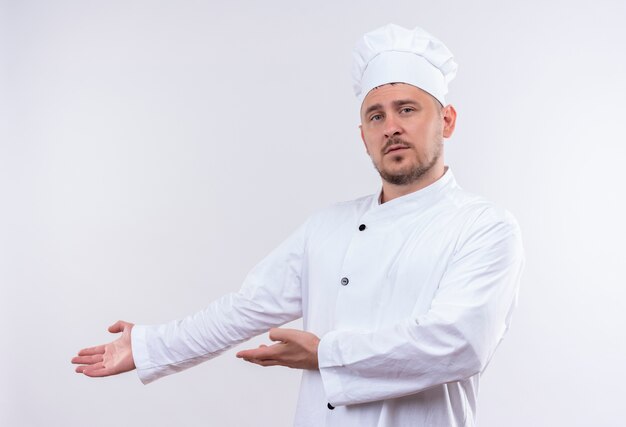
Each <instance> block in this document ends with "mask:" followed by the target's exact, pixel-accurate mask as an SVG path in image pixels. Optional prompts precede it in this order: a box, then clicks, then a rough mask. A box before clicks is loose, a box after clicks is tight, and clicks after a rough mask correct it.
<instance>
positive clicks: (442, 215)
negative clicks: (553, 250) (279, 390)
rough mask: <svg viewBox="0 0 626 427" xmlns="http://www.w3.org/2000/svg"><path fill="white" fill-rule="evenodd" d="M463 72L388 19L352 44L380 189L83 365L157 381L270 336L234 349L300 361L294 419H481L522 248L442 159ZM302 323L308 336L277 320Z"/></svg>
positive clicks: (128, 331)
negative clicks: (175, 316)
mask: <svg viewBox="0 0 626 427" xmlns="http://www.w3.org/2000/svg"><path fill="white" fill-rule="evenodd" d="M456 71H457V65H456V63H455V62H454V59H453V57H452V54H451V52H450V51H449V50H448V48H447V47H446V46H445V45H444V44H443V43H442V42H440V41H439V40H438V39H436V38H435V37H433V36H432V35H431V34H429V33H427V32H426V31H424V30H422V29H420V28H415V29H413V30H409V29H405V28H402V27H399V26H396V25H392V24H390V25H387V26H384V27H382V28H379V29H377V30H374V31H372V32H369V33H367V34H365V35H364V36H363V38H362V39H361V40H360V41H359V42H358V44H357V46H356V48H355V51H354V68H353V79H354V89H355V93H356V96H357V97H358V99H359V101H360V103H361V108H360V116H361V126H360V131H361V138H362V140H363V143H364V147H365V150H366V151H367V153H368V155H369V156H370V158H371V160H372V162H373V164H374V167H375V168H376V170H377V171H378V173H379V174H380V176H381V181H382V186H381V188H380V191H377V192H376V193H375V194H373V195H371V196H367V197H363V198H360V199H357V200H353V201H349V202H343V203H338V204H335V205H332V206H331V207H329V208H326V209H324V210H322V211H320V212H318V213H316V214H314V215H312V216H311V217H309V218H308V219H307V221H306V222H305V223H304V224H303V225H302V226H301V227H300V228H298V229H297V230H296V231H295V232H294V233H293V234H292V235H291V236H290V237H289V238H288V239H287V240H286V241H285V242H283V243H282V244H281V245H280V246H278V247H277V248H276V249H275V250H274V251H272V252H271V253H270V254H269V255H268V256H267V257H266V258H265V259H263V260H262V261H261V262H260V263H259V264H258V265H257V266H256V267H254V268H253V269H252V271H251V272H250V273H249V274H248V276H247V277H246V279H245V281H244V283H243V286H242V287H241V289H240V290H239V292H236V293H232V294H229V295H225V296H224V297H222V298H220V299H218V300H217V301H214V302H213V303H211V304H209V306H208V307H207V308H206V309H204V310H202V311H201V312H198V313H196V314H194V315H191V316H189V317H187V318H185V319H182V320H178V321H174V322H171V323H167V324H163V325H153V326H141V325H133V324H131V323H128V322H123V321H119V322H117V323H116V324H114V325H113V326H111V327H110V328H109V330H110V331H111V332H121V333H122V335H121V337H120V338H119V339H118V340H116V341H114V342H112V343H109V344H105V345H100V346H97V347H92V348H87V349H83V350H81V351H80V352H79V355H78V356H77V357H75V358H74V359H72V362H73V363H76V364H78V365H79V366H78V367H77V368H76V370H77V372H80V373H83V374H85V375H88V376H92V377H99V376H106V375H113V374H118V373H121V372H125V371H129V370H132V369H135V368H136V369H137V373H138V375H139V378H140V379H141V381H142V382H144V383H150V382H152V381H154V380H156V379H158V378H161V377H163V376H165V375H169V374H172V373H175V372H178V371H181V370H183V369H187V368H190V367H192V366H194V365H197V364H198V363H201V362H203V361H206V360H208V359H211V358H213V357H215V356H217V355H219V354H220V353H222V352H223V351H225V350H227V349H229V348H231V347H233V346H235V345H237V344H239V343H242V342H244V341H246V340H248V339H250V338H251V337H254V336H256V335H258V334H261V333H264V332H267V331H268V330H269V332H270V333H269V337H270V339H271V340H272V341H274V344H272V345H268V346H265V345H263V346H261V347H259V348H256V349H249V350H242V351H240V352H239V353H237V357H240V358H242V359H243V360H245V361H248V362H251V363H256V364H258V365H262V366H272V365H280V366H288V367H292V368H299V369H302V382H301V387H300V395H299V401H298V407H297V411H296V419H295V425H296V426H315V427H319V426H341V427H350V426H355V427H356V426H358V427H368V426H372V427H373V426H379V427H380V426H428V427H432V426H473V425H474V423H475V419H476V399H477V395H478V383H479V377H480V375H481V373H482V372H483V371H484V370H485V368H486V366H487V365H488V363H489V361H490V359H491V357H492V356H493V353H494V351H495V349H496V347H497V346H498V344H499V342H500V341H501V340H502V338H503V336H504V334H505V332H506V331H507V329H508V327H509V324H510V320H511V312H512V310H513V308H514V306H515V302H516V296H517V289H518V284H519V278H520V273H521V270H522V266H523V250H522V243H521V237H520V231H519V227H518V225H517V223H516V221H515V219H514V218H513V217H512V216H511V215H510V214H509V213H508V212H507V211H506V210H504V209H502V208H500V207H498V206H497V205H495V204H494V203H492V202H490V201H488V200H485V199H484V198H482V197H479V196H476V195H474V194H471V193H469V192H467V191H465V190H463V189H462V188H461V187H460V186H459V184H457V182H456V180H455V178H454V175H453V173H452V170H451V168H450V167H449V166H446V165H445V163H444V147H443V141H444V139H446V138H449V137H450V136H451V135H452V133H453V131H454V128H455V123H456V111H455V109H454V107H453V106H452V105H448V104H446V102H445V95H446V93H447V90H448V83H449V82H450V80H451V79H452V78H453V77H454V76H455V74H456ZM300 317H302V318H303V324H304V330H303V331H299V330H293V329H285V328H280V327H279V326H281V325H283V324H285V323H286V322H289V321H291V320H294V319H298V318H300Z"/></svg>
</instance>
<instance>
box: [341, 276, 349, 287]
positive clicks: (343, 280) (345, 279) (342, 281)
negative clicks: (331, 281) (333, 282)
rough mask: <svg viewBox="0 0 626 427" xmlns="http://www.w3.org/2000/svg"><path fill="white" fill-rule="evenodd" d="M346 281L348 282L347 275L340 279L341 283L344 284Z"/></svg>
mask: <svg viewBox="0 0 626 427" xmlns="http://www.w3.org/2000/svg"><path fill="white" fill-rule="evenodd" d="M348 283H350V281H349V280H348V278H347V277H344V278H342V279H341V284H342V285H344V286H346V285H347V284H348Z"/></svg>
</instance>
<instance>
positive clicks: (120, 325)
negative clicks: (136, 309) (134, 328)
mask: <svg viewBox="0 0 626 427" xmlns="http://www.w3.org/2000/svg"><path fill="white" fill-rule="evenodd" d="M128 326H130V324H129V323H128V322H124V321H123V320H118V321H117V322H115V323H114V324H112V325H111V326H109V332H111V333H112V334H117V333H119V332H124V330H125V329H126V328H127V327H128Z"/></svg>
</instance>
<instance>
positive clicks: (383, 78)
mask: <svg viewBox="0 0 626 427" xmlns="http://www.w3.org/2000/svg"><path fill="white" fill-rule="evenodd" d="M457 68H458V66H457V64H456V62H454V58H453V56H452V52H450V50H449V49H448V48H447V47H446V45H444V44H443V43H442V42H441V41H440V40H439V39H437V38H436V37H434V36H433V35H431V34H430V33H428V32H426V31H425V30H423V29H422V28H419V27H416V28H415V29H413V30H409V29H406V28H403V27H400V26H398V25H395V24H387V25H385V26H384V27H381V28H378V29H376V30H374V31H371V32H369V33H366V34H365V35H363V37H362V38H361V39H360V40H359V41H358V42H357V44H356V46H355V48H354V51H353V66H352V79H353V87H354V93H355V95H356V96H357V98H358V99H359V101H360V102H361V103H362V102H363V100H364V99H365V96H366V95H367V94H368V93H369V91H370V90H372V89H374V88H375V87H378V86H381V85H384V84H387V83H408V84H410V85H413V86H416V87H418V88H420V89H422V90H424V91H426V92H428V93H429V94H431V95H432V96H434V97H435V98H436V99H437V100H438V101H439V102H441V104H442V105H446V102H445V95H446V94H447V93H448V83H449V82H450V81H451V80H452V79H453V78H454V76H455V75H456V71H457Z"/></svg>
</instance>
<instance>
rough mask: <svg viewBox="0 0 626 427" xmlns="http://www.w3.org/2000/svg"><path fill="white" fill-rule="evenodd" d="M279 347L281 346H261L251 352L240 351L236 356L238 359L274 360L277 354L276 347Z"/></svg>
mask: <svg viewBox="0 0 626 427" xmlns="http://www.w3.org/2000/svg"><path fill="white" fill-rule="evenodd" d="M279 345H281V344H274V345H270V346H263V347H259V348H254V349H251V350H242V351H240V352H239V353H237V354H236V356H237V357H239V358H240V359H274V358H275V356H276V355H277V354H278V350H279V348H277V347H278V346H279Z"/></svg>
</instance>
